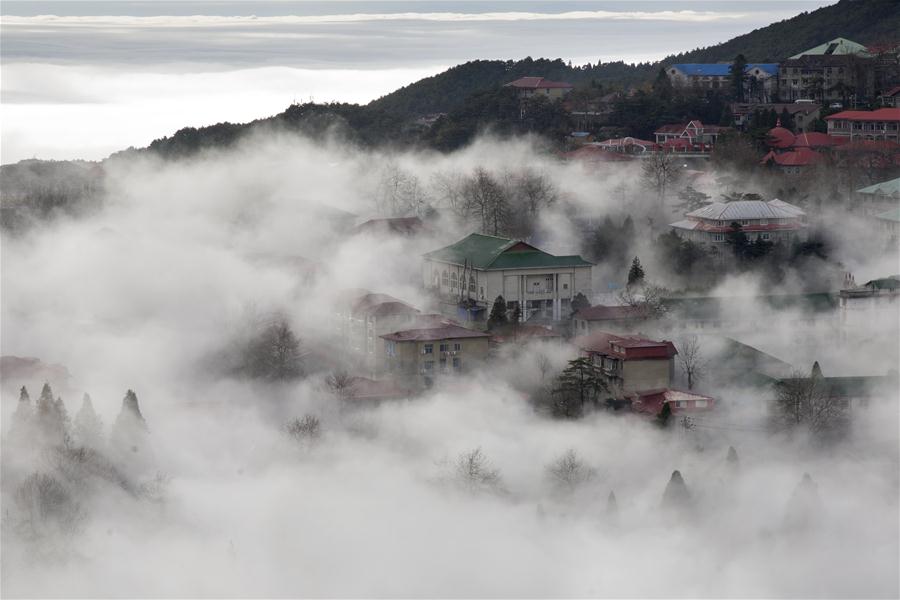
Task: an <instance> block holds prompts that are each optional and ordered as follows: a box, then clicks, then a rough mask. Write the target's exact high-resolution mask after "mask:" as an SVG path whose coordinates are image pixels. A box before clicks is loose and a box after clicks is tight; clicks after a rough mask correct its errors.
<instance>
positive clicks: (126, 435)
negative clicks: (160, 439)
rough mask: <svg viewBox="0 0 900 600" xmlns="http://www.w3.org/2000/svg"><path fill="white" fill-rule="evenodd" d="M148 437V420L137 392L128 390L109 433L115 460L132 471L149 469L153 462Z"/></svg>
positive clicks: (111, 450)
mask: <svg viewBox="0 0 900 600" xmlns="http://www.w3.org/2000/svg"><path fill="white" fill-rule="evenodd" d="M148 437H149V430H148V429H147V422H146V421H145V420H144V416H143V415H142V414H141V408H140V406H139V405H138V399H137V394H135V393H134V392H133V391H132V390H128V392H126V394H125V398H123V400H122V410H121V411H119V416H118V417H116V421H115V423H113V426H112V430H111V431H110V434H109V446H110V452H111V453H112V458H113V460H114V461H115V462H117V463H118V464H119V466H120V467H122V468H123V469H126V470H127V471H130V472H132V473H134V472H140V471H142V470H145V469H147V468H148V467H149V466H150V465H151V462H152V457H151V453H150V441H149V439H148Z"/></svg>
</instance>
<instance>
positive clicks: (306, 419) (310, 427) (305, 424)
mask: <svg viewBox="0 0 900 600" xmlns="http://www.w3.org/2000/svg"><path fill="white" fill-rule="evenodd" d="M285 431H287V434H288V435H289V436H291V437H292V438H294V440H296V441H298V442H301V443H310V442H314V441H316V440H318V439H319V438H320V437H321V436H322V425H321V423H320V422H319V418H318V417H316V416H315V415H304V416H303V418H297V419H294V420H292V421H290V422H289V423H288V424H287V425H286V426H285Z"/></svg>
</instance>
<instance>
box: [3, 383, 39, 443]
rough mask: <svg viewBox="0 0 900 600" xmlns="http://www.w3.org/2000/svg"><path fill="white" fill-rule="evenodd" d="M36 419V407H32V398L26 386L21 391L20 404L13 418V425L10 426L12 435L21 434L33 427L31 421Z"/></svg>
mask: <svg viewBox="0 0 900 600" xmlns="http://www.w3.org/2000/svg"><path fill="white" fill-rule="evenodd" d="M33 418H34V407H32V406H31V396H29V395H28V390H27V389H26V388H25V386H24V385H23V386H22V389H20V390H19V403H18V405H16V411H15V412H14V413H13V416H12V424H11V425H10V428H9V430H10V433H12V432H14V431H15V432H19V431H23V430H25V429H27V428H28V427H30V426H31V420H32V419H33Z"/></svg>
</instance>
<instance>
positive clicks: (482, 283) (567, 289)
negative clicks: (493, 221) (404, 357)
mask: <svg viewBox="0 0 900 600" xmlns="http://www.w3.org/2000/svg"><path fill="white" fill-rule="evenodd" d="M592 266H593V265H592V264H591V263H590V262H588V261H586V260H584V259H583V258H581V257H580V256H575V255H570V256H556V255H553V254H550V253H548V252H544V251H543V250H540V249H539V248H535V247H534V246H532V245H531V244H528V243H526V242H523V241H519V240H512V239H509V238H503V237H496V236H492V235H482V234H480V233H473V234H471V235H469V236H467V237H465V238H463V239H461V240H460V241H458V242H456V243H455V244H451V245H450V246H446V247H444V248H440V249H439V250H434V251H432V252H429V253H427V254H425V256H424V264H423V280H424V284H425V287H426V288H428V289H430V290H433V291H434V292H436V293H437V295H438V296H439V297H440V298H441V302H442V305H443V308H444V309H445V312H451V313H452V314H454V315H457V316H462V317H465V318H474V319H475V320H482V319H486V318H487V315H488V314H489V313H490V310H491V306H492V304H493V302H494V300H495V299H496V298H497V297H498V296H503V299H504V300H506V302H507V307H508V309H509V310H512V309H513V307H515V306H516V305H518V306H520V308H521V318H522V320H523V321H527V320H537V321H560V320H563V319H566V318H568V317H569V314H570V312H571V308H570V306H571V303H572V299H573V298H574V297H575V296H576V295H577V294H578V293H582V294H584V295H585V296H586V297H587V298H588V299H589V300H590V298H591V267H592Z"/></svg>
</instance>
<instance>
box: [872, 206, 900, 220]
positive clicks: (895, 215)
mask: <svg viewBox="0 0 900 600" xmlns="http://www.w3.org/2000/svg"><path fill="white" fill-rule="evenodd" d="M875 218H876V219H881V220H882V221H893V222H895V223H897V222H900V208H892V209H891V210H889V211H886V212H883V213H879V214H877V215H875Z"/></svg>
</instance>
